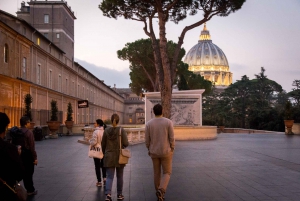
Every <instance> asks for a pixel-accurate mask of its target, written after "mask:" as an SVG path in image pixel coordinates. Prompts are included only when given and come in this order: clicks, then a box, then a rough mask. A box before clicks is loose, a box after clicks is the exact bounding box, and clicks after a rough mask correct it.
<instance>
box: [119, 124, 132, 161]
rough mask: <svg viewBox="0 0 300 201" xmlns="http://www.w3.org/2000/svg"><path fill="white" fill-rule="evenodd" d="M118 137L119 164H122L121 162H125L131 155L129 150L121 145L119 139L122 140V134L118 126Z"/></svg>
mask: <svg viewBox="0 0 300 201" xmlns="http://www.w3.org/2000/svg"><path fill="white" fill-rule="evenodd" d="M119 138H120V155H119V164H120V165H123V164H127V163H128V160H129V158H130V157H131V153H130V150H128V149H122V146H121V144H122V143H121V141H122V136H121V127H120V132H119Z"/></svg>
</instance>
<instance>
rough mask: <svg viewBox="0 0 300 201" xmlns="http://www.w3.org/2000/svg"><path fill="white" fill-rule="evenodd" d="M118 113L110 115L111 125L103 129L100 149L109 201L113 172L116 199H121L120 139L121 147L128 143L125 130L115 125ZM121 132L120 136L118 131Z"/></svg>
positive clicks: (122, 166)
mask: <svg viewBox="0 0 300 201" xmlns="http://www.w3.org/2000/svg"><path fill="white" fill-rule="evenodd" d="M119 120H120V118H119V115H117V114H113V115H112V116H111V122H112V127H110V128H107V129H105V131H104V135H103V139H102V150H103V153H104V167H105V168H106V174H107V179H106V186H105V194H106V199H105V200H106V201H111V200H112V198H111V191H112V185H113V180H114V174H115V171H116V174H117V199H118V200H123V199H124V196H123V194H122V191H123V173H124V167H125V165H120V164H119V154H120V140H121V144H122V148H125V147H127V146H128V145H129V143H128V138H127V135H126V132H125V130H124V129H123V128H121V127H117V125H118V123H119ZM120 132H121V137H120V136H119V133H120Z"/></svg>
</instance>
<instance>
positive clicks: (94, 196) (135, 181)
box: [28, 133, 300, 201]
mask: <svg viewBox="0 0 300 201" xmlns="http://www.w3.org/2000/svg"><path fill="white" fill-rule="evenodd" d="M82 138H83V137H82V136H63V137H59V138H58V139H47V140H43V141H37V142H36V150H37V154H38V162H39V163H38V165H37V166H36V168H35V173H34V184H35V187H36V189H37V190H38V194H37V195H36V196H33V197H29V199H28V200H31V201H50V200H51V201H81V200H82V201H96V200H97V201H101V200H105V194H104V187H96V186H95V184H96V176H95V170H94V164H93V159H91V158H88V156H87V153H88V145H86V144H82V143H78V142H77V141H78V140H81V139H82ZM129 149H130V150H131V153H132V158H131V159H130V162H129V164H128V165H127V166H126V167H125V173H124V189H123V194H124V196H125V200H128V201H129V200H130V201H155V200H156V196H155V191H154V185H153V178H152V162H151V159H150V157H149V156H148V154H147V150H146V147H145V145H144V144H137V145H132V146H129ZM115 186H116V178H115V180H114V187H113V188H114V190H113V193H112V195H113V200H117V198H116V187H115ZM299 199H300V136H299V135H295V136H286V135H284V134H230V133H222V134H219V135H218V138H217V139H216V140H208V141H176V148H175V153H174V158H173V173H172V175H171V180H170V183H169V186H168V189H167V193H166V201H177V200H178V201H185V200H195V201H217V200H228V201H235V200H280V201H283V200H299Z"/></svg>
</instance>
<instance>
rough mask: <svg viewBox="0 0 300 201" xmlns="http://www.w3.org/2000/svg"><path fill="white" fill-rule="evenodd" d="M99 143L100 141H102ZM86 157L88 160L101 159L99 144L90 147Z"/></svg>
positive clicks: (101, 153)
mask: <svg viewBox="0 0 300 201" xmlns="http://www.w3.org/2000/svg"><path fill="white" fill-rule="evenodd" d="M100 141H102V139H101V140H100ZM88 156H89V157H90V158H99V159H102V158H103V152H102V147H101V145H100V143H97V144H95V145H90V147H89V153H88Z"/></svg>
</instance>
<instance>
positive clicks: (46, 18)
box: [44, 14, 49, 24]
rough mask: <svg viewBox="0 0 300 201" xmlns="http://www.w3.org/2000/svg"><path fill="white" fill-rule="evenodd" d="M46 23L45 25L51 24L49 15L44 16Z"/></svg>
mask: <svg viewBox="0 0 300 201" xmlns="http://www.w3.org/2000/svg"><path fill="white" fill-rule="evenodd" d="M44 23H45V24H48V23H49V15H48V14H46V15H44Z"/></svg>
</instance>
